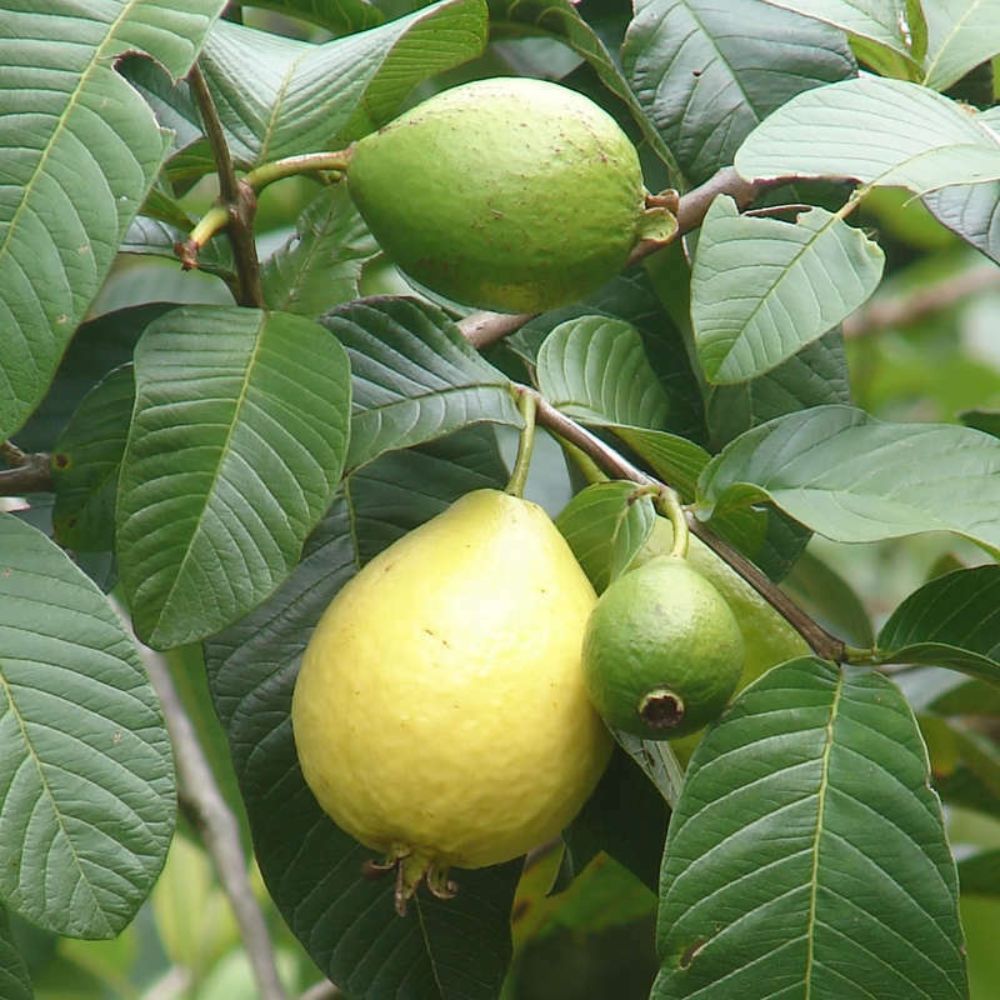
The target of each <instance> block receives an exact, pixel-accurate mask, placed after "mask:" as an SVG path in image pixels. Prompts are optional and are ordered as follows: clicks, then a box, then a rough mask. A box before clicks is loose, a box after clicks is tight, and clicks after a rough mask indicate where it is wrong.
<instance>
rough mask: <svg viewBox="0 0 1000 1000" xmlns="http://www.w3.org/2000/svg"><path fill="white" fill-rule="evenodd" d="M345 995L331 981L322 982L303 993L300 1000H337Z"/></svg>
mask: <svg viewBox="0 0 1000 1000" xmlns="http://www.w3.org/2000/svg"><path fill="white" fill-rule="evenodd" d="M343 995H344V994H343V993H342V992H341V991H340V990H339V989H338V988H337V987H336V986H334V984H333V983H331V982H330V980H329V979H323V980H320V982H318V983H315V984H313V985H312V986H310V987H309V989H307V990H306V991H305V993H303V994H302V995H301V996H300V997H299V1000H337V997H342V996H343Z"/></svg>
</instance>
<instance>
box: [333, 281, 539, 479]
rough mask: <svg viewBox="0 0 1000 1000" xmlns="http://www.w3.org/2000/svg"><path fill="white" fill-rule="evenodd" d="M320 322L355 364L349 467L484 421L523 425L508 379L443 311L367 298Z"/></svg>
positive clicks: (403, 300) (404, 300)
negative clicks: (386, 452) (471, 344)
mask: <svg viewBox="0 0 1000 1000" xmlns="http://www.w3.org/2000/svg"><path fill="white" fill-rule="evenodd" d="M320 322H321V323H322V324H323V326H325V327H326V328H327V329H328V330H331V331H332V332H333V333H334V334H335V335H336V337H337V338H338V339H339V340H340V342H341V343H342V344H343V345H344V347H345V348H346V349H347V354H348V356H349V357H350V360H351V377H352V385H353V393H354V399H353V407H354V408H353V412H352V415H351V445H350V451H349V453H348V457H347V468H348V469H357V468H358V467H360V466H362V465H364V464H365V463H366V462H370V461H371V460H372V459H373V458H376V457H378V456H379V455H380V454H382V452H384V451H391V450H393V449H396V448H408V447H410V446H412V445H416V444H421V443H422V442H424V441H430V440H432V439H434V438H437V437H441V436H442V435H444V434H448V433H450V432H452V431H454V430H458V429H459V428H460V427H463V426H465V425H466V424H470V423H475V422H478V421H484V420H486V421H494V422H497V423H503V424H512V425H513V426H515V427H520V426H521V424H522V420H521V415H520V414H519V413H518V411H517V406H516V405H515V403H514V397H513V395H512V394H511V390H510V382H509V381H508V379H507V377H506V376H505V375H504V374H503V373H502V372H500V371H498V370H497V369H496V368H494V367H493V366H492V365H490V364H489V363H488V362H486V361H484V360H483V358H482V357H481V356H480V354H479V353H478V352H477V351H476V350H475V349H474V348H472V347H471V346H470V345H469V343H468V341H467V340H466V339H465V338H464V337H463V336H462V334H461V332H460V331H459V330H458V328H457V327H456V326H455V324H454V323H453V322H452V321H451V320H450V319H449V318H448V317H447V316H446V315H445V314H444V313H443V312H442V311H441V310H440V309H438V308H437V307H436V306H431V305H427V304H425V303H421V302H418V301H416V300H414V299H407V298H389V297H386V298H372V299H360V300H358V301H356V302H350V303H347V304H346V305H343V306H340V307H338V308H336V309H334V310H332V311H331V312H329V313H327V314H326V315H325V316H323V317H322V319H321V320H320Z"/></svg>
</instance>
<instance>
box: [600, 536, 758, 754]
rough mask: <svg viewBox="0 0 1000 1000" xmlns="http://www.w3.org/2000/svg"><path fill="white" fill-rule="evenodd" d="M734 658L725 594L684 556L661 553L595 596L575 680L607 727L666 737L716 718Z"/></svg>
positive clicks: (738, 648)
mask: <svg viewBox="0 0 1000 1000" xmlns="http://www.w3.org/2000/svg"><path fill="white" fill-rule="evenodd" d="M743 656H744V649H743V636H742V635H741V633H740V627H739V625H738V624H737V622H736V618H735V616H734V615H733V612H732V611H731V610H730V608H729V605H728V604H727V603H726V601H725V598H723V596H722V595H721V594H720V593H719V592H718V590H716V589H715V587H713V586H712V584H711V583H709V582H708V580H706V579H705V578H704V577H703V576H702V575H701V574H700V573H698V572H697V570H695V569H694V568H693V567H692V566H691V565H690V564H689V563H688V562H687V561H686V560H684V559H680V558H677V557H675V556H672V555H668V556H660V557H658V558H655V559H652V560H650V561H649V562H648V563H646V564H645V565H644V566H642V567H640V568H639V569H634V570H632V571H630V572H628V573H626V574H625V575H624V576H621V577H619V578H618V579H617V580H615V582H614V583H612V584H611V586H609V587H608V589H607V590H605V591H604V593H603V594H602V595H601V597H600V600H599V601H598V602H597V604H596V605H595V607H594V610H593V612H592V613H591V616H590V619H589V620H588V623H587V630H586V634H585V636H584V642H583V667H584V679H585V681H586V685H587V690H588V692H589V694H590V697H591V700H592V701H593V703H594V705H595V707H596V708H597V710H598V712H600V714H601V716H602V717H603V718H604V721H605V722H606V723H607V724H608V725H609V726H611V727H612V728H613V729H620V730H623V731H624V732H627V733H633V734H634V735H636V736H641V737H643V738H645V739H652V740H658V739H659V740H662V739H671V738H674V737H678V736H683V735H686V734H687V733H692V732H695V731H696V730H698V729H701V728H702V726H705V725H707V724H708V723H709V722H711V721H712V720H713V719H715V718H717V717H718V716H719V715H720V714H721V713H722V710H723V709H724V708H725V706H726V704H727V702H728V701H729V699H730V697H731V696H732V694H733V692H734V691H735V690H736V685H737V683H738V681H739V679H740V674H741V673H742V671H743Z"/></svg>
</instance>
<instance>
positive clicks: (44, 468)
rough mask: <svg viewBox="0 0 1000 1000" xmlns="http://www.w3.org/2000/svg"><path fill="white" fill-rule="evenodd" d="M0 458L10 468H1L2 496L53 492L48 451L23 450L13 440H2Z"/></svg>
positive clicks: (0, 493) (0, 487) (0, 491)
mask: <svg viewBox="0 0 1000 1000" xmlns="http://www.w3.org/2000/svg"><path fill="white" fill-rule="evenodd" d="M0 459H3V461H4V462H6V463H7V465H8V466H9V468H7V469H0V496H5V497H11V496H22V495H23V494H25V493H51V492H52V468H51V465H50V464H49V463H50V457H49V454H48V452H44V451H39V452H34V453H30V454H29V453H28V452H24V451H21V449H20V448H18V446H17V445H16V444H14V442H13V441H3V442H0Z"/></svg>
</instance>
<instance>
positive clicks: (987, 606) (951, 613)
mask: <svg viewBox="0 0 1000 1000" xmlns="http://www.w3.org/2000/svg"><path fill="white" fill-rule="evenodd" d="M878 653H879V659H880V660H881V662H883V663H926V664H929V665H931V666H938V667H950V668H951V669H953V670H960V671H961V672H962V673H965V674H969V675H970V676H972V677H979V678H982V679H983V680H986V681H990V682H992V683H993V684H997V685H1000V566H998V565H996V564H993V565H987V566H977V567H975V568H974V569H960V570H955V572H953V573H946V574H945V575H944V576H939V577H937V578H936V579H934V580H931V581H930V583H925V584H924V585H923V586H922V587H921V588H920V589H919V590H916V591H914V592H913V593H912V594H910V596H909V597H907V598H906V600H905V601H903V603H902V604H900V605H899V607H898V608H896V610H895V611H894V612H893V613H892V615H891V616H890V618H889V620H888V621H887V622H886V623H885V625H884V626H883V627H882V631H881V632H879V636H878Z"/></svg>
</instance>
